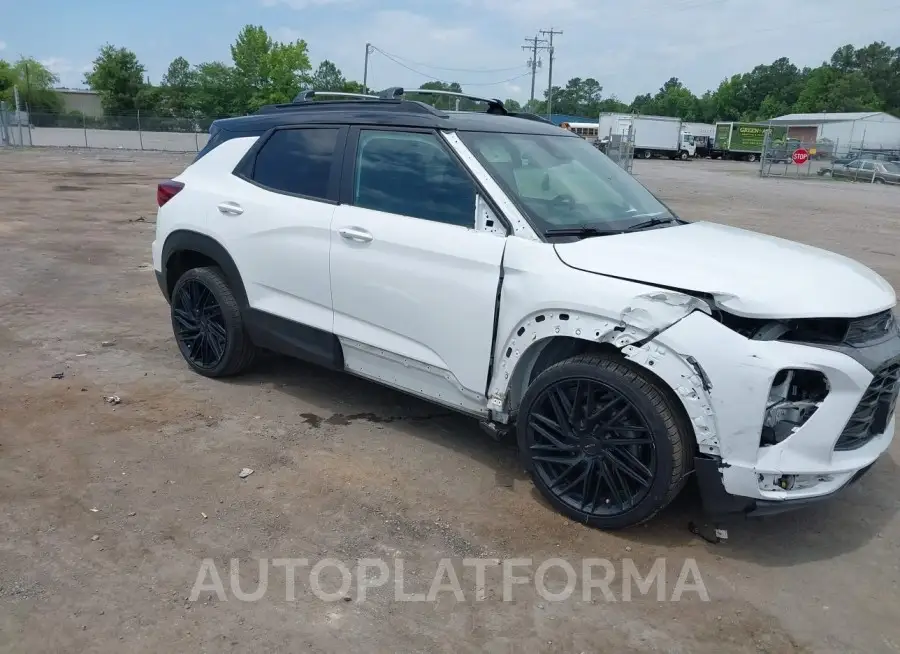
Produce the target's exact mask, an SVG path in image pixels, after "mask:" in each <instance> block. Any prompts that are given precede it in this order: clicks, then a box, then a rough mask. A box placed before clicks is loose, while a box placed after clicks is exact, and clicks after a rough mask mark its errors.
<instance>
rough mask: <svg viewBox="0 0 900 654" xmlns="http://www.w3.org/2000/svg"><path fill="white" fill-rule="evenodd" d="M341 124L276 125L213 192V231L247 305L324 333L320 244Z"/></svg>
mask: <svg viewBox="0 0 900 654" xmlns="http://www.w3.org/2000/svg"><path fill="white" fill-rule="evenodd" d="M346 133H347V128H346V127H339V126H323V127H310V126H302V127H289V128H279V129H276V130H274V131H272V132H271V133H270V134H268V135H267V136H263V137H262V139H261V140H260V142H259V143H258V144H257V145H256V146H254V149H252V150H251V151H250V152H249V153H248V155H247V157H246V158H245V159H244V161H243V162H242V164H241V166H240V167H239V168H238V170H236V171H235V175H233V176H232V177H231V178H230V179H229V181H228V185H227V187H226V188H223V189H222V190H221V193H220V198H221V202H219V204H218V205H217V207H216V211H215V212H214V219H213V220H212V221H211V222H212V223H214V224H215V225H214V229H215V236H216V237H217V238H218V239H219V240H220V241H221V242H222V244H223V245H224V246H225V248H226V249H227V250H228V251H229V252H230V253H231V256H232V257H233V259H234V262H235V264H236V265H237V267H238V270H239V271H240V273H241V276H242V278H243V280H244V286H245V287H246V290H247V298H248V300H249V303H250V306H251V307H252V308H253V309H255V310H258V311H262V312H265V313H266V314H271V315H274V316H278V317H281V318H286V319H288V320H290V321H292V322H294V323H300V324H302V325H306V326H308V327H313V328H316V329H318V330H322V331H326V332H330V331H331V328H332V322H333V314H332V308H331V282H330V278H329V274H328V271H329V265H328V250H329V247H330V228H331V218H332V215H333V214H334V209H335V207H336V206H337V199H338V187H339V179H340V161H341V155H342V152H343V146H344V142H345V140H346Z"/></svg>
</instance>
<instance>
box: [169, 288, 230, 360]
mask: <svg viewBox="0 0 900 654" xmlns="http://www.w3.org/2000/svg"><path fill="white" fill-rule="evenodd" d="M172 325H173V327H174V329H175V336H176V338H177V340H178V344H179V347H180V348H181V351H182V353H183V354H184V356H185V358H186V359H188V360H189V361H190V362H191V363H192V364H193V365H195V366H197V367H199V368H204V369H211V368H215V367H216V366H217V365H219V362H220V361H222V359H223V357H225V353H226V350H227V347H228V331H227V329H226V328H225V324H224V317H223V314H222V308H221V307H220V306H219V302H218V300H217V299H216V296H215V294H214V293H213V292H212V289H211V288H209V287H208V286H207V285H206V284H205V283H203V282H202V281H200V280H199V279H196V278H195V279H188V280H187V281H185V282H181V283H180V286H179V288H178V291H177V292H176V293H174V294H173V298H172Z"/></svg>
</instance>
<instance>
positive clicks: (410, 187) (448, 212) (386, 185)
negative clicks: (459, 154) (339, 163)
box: [353, 130, 475, 227]
mask: <svg viewBox="0 0 900 654" xmlns="http://www.w3.org/2000/svg"><path fill="white" fill-rule="evenodd" d="M353 204H354V205H356V206H357V207H362V208H365V209H373V210H375V211H384V212H386V213H394V214H399V215H402V216H410V217H412V218H421V219H423V220H433V221H435V222H440V223H446V224H448V225H459V226H461V227H474V226H475V186H474V184H473V183H472V181H471V179H469V177H468V175H466V173H465V172H464V171H463V170H462V168H461V167H460V165H459V164H458V163H457V161H456V160H455V159H454V158H453V157H452V156H451V155H450V153H449V152H447V150H446V149H445V148H444V147H443V146H442V145H441V143H440V141H439V139H438V137H437V136H436V135H435V134H425V133H420V132H398V131H379V130H362V131H361V132H360V135H359V145H358V147H357V151H356V178H355V180H354V185H353Z"/></svg>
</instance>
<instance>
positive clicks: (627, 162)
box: [594, 126, 634, 174]
mask: <svg viewBox="0 0 900 654" xmlns="http://www.w3.org/2000/svg"><path fill="white" fill-rule="evenodd" d="M594 146H595V147H597V148H598V149H599V150H600V151H601V152H603V153H604V154H605V155H606V156H607V157H609V158H610V159H612V160H613V161H614V162H616V164H618V165H619V166H620V167H621V168H622V169H623V170H625V171H626V172H628V173H629V174H630V173H631V172H632V170H633V168H634V128H633V127H631V126H629V127H628V132H627V133H625V134H617V133H615V132H613V131H612V130H610V132H609V134H606V135H604V136H601V137H600V138H599V139H597V140H596V141H594Z"/></svg>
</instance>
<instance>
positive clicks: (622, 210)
mask: <svg viewBox="0 0 900 654" xmlns="http://www.w3.org/2000/svg"><path fill="white" fill-rule="evenodd" d="M459 136H460V138H462V140H463V141H464V142H465V144H466V146H468V148H469V149H470V150H471V151H472V152H473V154H474V155H475V156H476V157H477V158H478V160H479V161H480V162H481V164H482V165H483V166H484V167H485V168H487V170H488V172H489V173H490V174H491V176H492V177H493V178H494V179H495V180H496V181H497V183H498V184H500V186H501V187H502V188H503V190H505V191H506V193H507V194H508V195H509V196H510V199H512V200H513V201H514V202H515V203H516V205H517V206H518V207H519V209H520V210H521V211H523V212H524V213H525V214H527V215H528V217H529V218H530V219H531V220H532V222H533V224H534V225H535V227H536V228H537V229H538V230H539V231H547V230H548V229H560V228H581V227H585V228H593V229H597V230H619V229H627V228H629V227H631V226H633V225H638V224H641V223H645V222H646V221H648V220H652V219H657V218H658V219H659V220H660V221H663V220H671V219H673V218H674V216H673V215H672V213H671V212H670V211H669V210H668V209H667V208H666V207H665V206H664V205H663V204H662V203H660V202H659V200H657V199H656V198H655V197H653V195H652V194H651V193H650V191H648V190H647V189H645V188H644V187H643V186H641V184H640V183H638V181H637V180H636V179H634V178H633V177H632V176H631V175H629V174H628V173H627V172H625V171H624V170H622V168H620V167H619V166H617V165H616V164H615V163H613V161H612V160H611V159H609V158H608V157H607V156H606V155H605V154H602V153H601V152H600V151H599V150H598V149H597V148H595V147H594V146H593V145H591V144H590V143H588V142H587V141H585V140H584V139H580V138H572V137H569V136H551V135H543V134H502V133H497V132H460V133H459Z"/></svg>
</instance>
